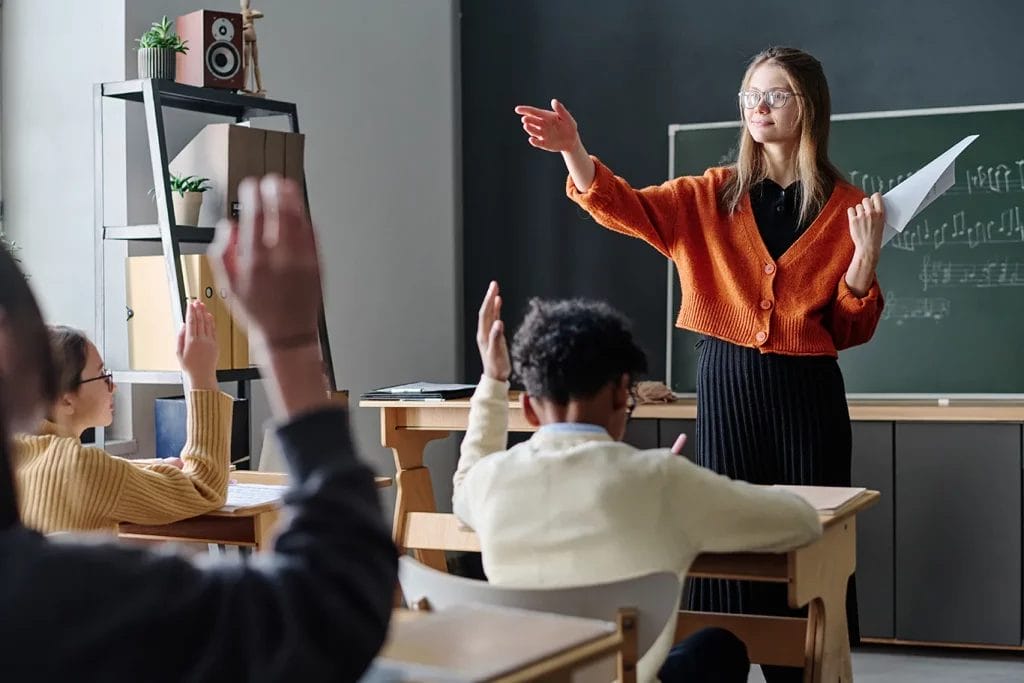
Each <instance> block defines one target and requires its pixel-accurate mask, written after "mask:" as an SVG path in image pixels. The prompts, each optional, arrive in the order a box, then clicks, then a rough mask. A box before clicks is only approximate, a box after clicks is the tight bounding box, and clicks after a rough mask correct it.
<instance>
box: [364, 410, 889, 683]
mask: <svg viewBox="0 0 1024 683" xmlns="http://www.w3.org/2000/svg"><path fill="white" fill-rule="evenodd" d="M360 406H361V407H367V408H376V409H378V410H380V412H381V442H382V444H383V445H384V446H385V447H387V448H391V449H392V450H393V452H394V455H395V463H396V470H397V472H396V475H395V483H396V500H395V518H394V537H395V538H396V539H401V538H404V537H405V524H406V521H407V520H408V519H409V513H414V512H427V513H430V512H435V511H436V509H437V508H436V505H435V500H434V491H433V488H432V486H431V483H430V473H429V471H428V470H427V468H426V467H425V466H424V464H423V450H424V447H425V446H426V444H427V443H429V442H430V441H433V440H435V439H442V438H445V437H447V436H449V434H451V433H452V432H456V431H465V429H466V426H467V419H468V416H469V400H468V399H464V400H452V401H443V402H430V403H424V402H412V401H407V402H406V401H363V402H361V403H360ZM509 407H510V413H509V430H510V431H532V429H533V428H532V427H531V426H530V425H528V424H527V423H526V420H525V419H524V417H523V414H522V411H521V409H520V408H519V406H518V403H517V402H510V406H509ZM670 411H671V413H672V416H673V417H680V418H683V417H685V416H695V415H696V408H695V406H694V405H693V404H674V405H664V406H662V405H659V406H638V407H637V409H636V410H635V411H634V413H633V416H634V418H636V419H651V418H655V419H658V418H662V419H663V418H664V417H665V414H666V413H668V412H670ZM878 498H879V494H878V493H877V492H875V491H868V492H866V493H865V494H864V495H862V496H860V497H859V498H857V499H855V500H854V501H852V502H851V504H849V505H846V506H844V507H843V508H841V509H839V510H835V511H834V512H832V513H830V514H823V515H822V524H823V526H824V527H825V533H824V534H823V536H822V537H821V538H820V539H819V540H818V541H816V542H814V543H812V544H810V545H808V546H805V547H803V548H799V549H796V550H793V551H791V552H789V553H782V554H771V553H732V554H720V555H702V556H700V557H698V558H697V560H696V561H695V562H694V565H693V567H692V568H691V572H690V575H691V576H702V577H716V578H735V579H751V580H758V581H770V582H778V583H786V584H788V592H789V602H790V604H791V605H792V606H793V607H803V606H808V607H809V616H808V618H807V619H800V618H789V617H764V616H746V615H718V614H709V613H697V612H682V613H681V617H680V620H679V628H678V631H677V636H678V637H684V636H685V635H687V634H688V633H691V632H693V631H695V630H697V629H699V628H702V627H704V626H709V625H720V626H724V627H726V628H729V629H730V630H732V631H733V632H734V633H736V634H737V635H738V636H739V637H740V638H742V639H743V640H744V641H746V642H747V644H748V649H750V650H751V659H752V660H754V661H757V662H758V663H765V664H783V665H791V666H792V665H803V666H804V667H805V680H806V681H811V682H814V683H817V682H820V681H829V682H830V683H831V682H833V681H849V680H852V670H851V662H850V648H849V639H848V638H849V636H848V631H847V623H846V602H845V599H846V585H847V580H848V578H849V576H850V575H851V574H852V573H853V571H854V567H855V566H856V515H857V513H858V512H860V511H861V510H863V509H865V508H867V507H869V506H870V505H872V504H874V503H875V502H876V501H877V500H878ZM416 554H417V555H418V558H419V559H420V560H421V561H422V562H424V563H426V564H428V565H430V566H433V567H435V568H437V569H441V570H445V569H446V567H445V561H444V554H443V552H439V551H419V552H417V553H416Z"/></svg>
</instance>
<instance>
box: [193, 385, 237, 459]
mask: <svg viewBox="0 0 1024 683" xmlns="http://www.w3.org/2000/svg"><path fill="white" fill-rule="evenodd" d="M187 401H188V413H187V415H188V430H187V435H188V436H187V440H186V442H185V448H184V449H183V450H182V455H183V456H186V455H197V454H200V453H209V454H211V455H215V454H223V456H224V459H225V467H226V466H227V462H226V461H227V458H228V450H229V449H230V448H231V418H232V410H231V408H232V402H233V401H234V399H233V398H231V396H229V395H227V394H225V393H223V392H220V391H210V390H194V391H190V392H189V393H188V398H187Z"/></svg>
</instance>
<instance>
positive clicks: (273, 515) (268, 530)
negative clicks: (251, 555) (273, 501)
mask: <svg viewBox="0 0 1024 683" xmlns="http://www.w3.org/2000/svg"><path fill="white" fill-rule="evenodd" d="M278 517H279V513H278V511H277V510H271V511H269V512H264V513H262V514H259V515H256V519H254V520H253V524H254V525H255V526H256V528H255V530H254V531H255V533H254V537H255V541H256V552H258V553H259V552H266V551H268V550H270V549H271V546H272V545H273V541H274V531H275V530H276V528H277V519H278Z"/></svg>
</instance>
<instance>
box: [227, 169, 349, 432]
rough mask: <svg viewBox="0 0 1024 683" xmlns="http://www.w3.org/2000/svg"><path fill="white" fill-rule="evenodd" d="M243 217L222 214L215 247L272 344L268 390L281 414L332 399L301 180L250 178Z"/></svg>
mask: <svg viewBox="0 0 1024 683" xmlns="http://www.w3.org/2000/svg"><path fill="white" fill-rule="evenodd" d="M238 195H239V199H240V201H241V214H240V216H239V220H238V222H237V223H236V222H232V221H221V223H220V225H218V226H217V239H216V240H215V242H214V244H213V246H212V247H211V259H210V260H211V263H212V264H213V267H214V270H215V271H216V273H217V280H218V283H219V284H220V286H222V287H226V288H227V289H228V290H229V291H230V292H231V296H232V299H233V302H234V304H235V306H234V307H233V312H234V313H235V314H237V315H239V316H240V317H242V318H243V319H244V321H245V322H246V324H247V326H248V328H249V334H250V336H253V335H256V337H257V338H259V339H260V340H261V341H262V342H263V344H264V345H265V347H266V350H267V354H266V364H265V365H264V370H265V372H266V373H267V378H268V379H269V380H270V381H269V382H268V387H267V388H268V389H269V392H268V393H269V396H270V399H271V404H272V405H273V406H274V412H275V415H277V416H278V417H279V418H292V417H294V416H297V415H299V414H302V413H305V412H309V411H313V410H318V409H321V408H327V407H330V406H331V405H332V403H331V402H330V399H329V398H328V397H327V394H326V392H325V391H324V386H323V384H324V381H323V379H324V378H323V363H322V359H321V355H320V344H319V336H318V334H317V330H318V324H317V323H318V320H319V316H320V302H321V296H322V295H321V290H320V262H319V257H318V255H317V247H316V238H315V236H314V233H313V226H312V225H311V224H310V222H309V218H308V217H307V216H306V203H305V200H304V199H303V196H302V191H301V190H300V188H299V186H298V184H296V183H295V182H294V181H292V180H284V179H282V178H280V177H279V176H267V177H265V178H263V179H262V180H260V181H258V182H257V181H256V180H253V179H246V180H244V181H242V183H241V185H240V186H239V189H238Z"/></svg>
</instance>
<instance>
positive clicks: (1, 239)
mask: <svg viewBox="0 0 1024 683" xmlns="http://www.w3.org/2000/svg"><path fill="white" fill-rule="evenodd" d="M0 245H3V248H4V249H6V250H7V252H8V253H9V254H10V255H11V257H12V258H13V259H14V262H15V263H21V259H20V258H18V252H19V251H21V247H19V246H18V243H17V242H15V241H14V240H9V239H7V233H5V232H4V231H3V230H0Z"/></svg>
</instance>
